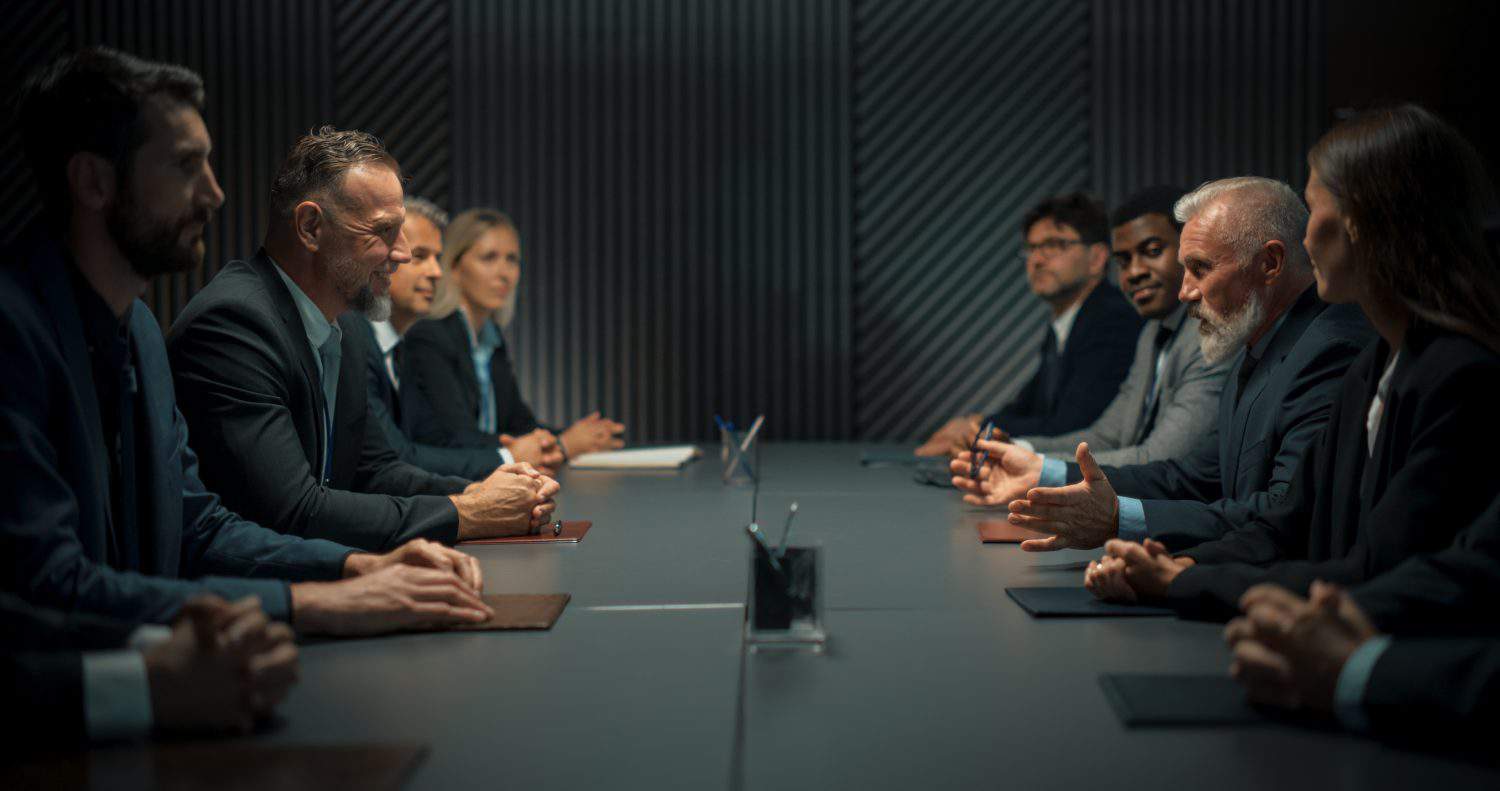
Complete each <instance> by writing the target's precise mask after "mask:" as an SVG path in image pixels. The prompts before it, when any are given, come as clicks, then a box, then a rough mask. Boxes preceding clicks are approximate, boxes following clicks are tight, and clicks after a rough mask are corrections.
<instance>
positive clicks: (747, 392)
mask: <svg viewBox="0 0 1500 791" xmlns="http://www.w3.org/2000/svg"><path fill="white" fill-rule="evenodd" d="M1324 2H1325V0H1313V1H1312V2H1299V0H1226V1H1225V2H1222V3H1201V2H1194V1H1193V0H1067V1H1066V2H1040V1H1038V0H1004V1H1003V2H997V3H990V2H978V1H977V0H953V2H947V3H937V4H931V3H898V2H891V0H808V1H805V2H804V1H803V0H702V1H701V2H697V1H694V2H670V1H669V0H630V1H629V2H613V1H612V0H499V1H498V2H485V1H484V0H419V1H418V2H409V3H407V2H394V1H392V0H376V1H373V2H355V1H354V0H298V1H297V2H293V1H292V0H260V1H259V2H254V3H245V2H235V1H234V0H139V1H135V2H127V1H126V0H71V2H57V1H56V0H53V1H52V2H47V1H46V0H19V2H18V3H14V4H12V6H10V7H8V9H7V10H8V11H10V13H8V14H7V15H6V18H5V19H4V20H3V21H0V26H3V27H0V34H3V35H5V36H6V38H7V40H8V41H11V42H12V43H13V44H14V45H15V46H12V47H8V48H7V51H6V53H5V56H4V59H3V60H0V65H3V67H4V69H5V75H6V76H7V77H8V78H11V79H9V80H8V84H12V85H14V84H15V83H16V80H15V78H16V77H18V76H19V75H20V74H21V73H22V72H23V71H24V70H26V69H29V68H30V67H32V66H35V65H37V64H39V63H43V62H46V61H47V60H48V59H50V58H52V57H55V56H56V55H57V54H59V53H61V52H63V51H67V50H68V49H71V48H73V47H76V46H82V45H88V44H95V43H103V44H109V45H112V46H117V47H120V48H122V49H126V50H129V51H132V52H135V53H137V54H140V55H143V56H146V57H152V58H160V59H165V60H172V61H177V62H181V63H184V64H186V65H188V66H191V67H193V68H195V69H197V70H198V71H200V72H201V73H202V74H203V76H204V78H205V81H206V82H207V87H208V92H209V106H208V111H207V121H208V125H209V129H210V131H211V133H212V134H213V135H214V138H215V144H216V147H217V152H216V154H215V158H214V164H215V167H216V169H217V171H218V174H219V177H220V180H221V182H222V183H223V186H224V188H225V192H226V194H227V196H228V199H227V202H226V205H225V207H224V210H223V211H222V212H221V213H220V215H219V216H218V218H217V219H216V221H215V223H214V224H213V225H212V226H210V230H209V232H208V234H209V236H208V243H209V251H208V260H207V261H206V263H205V267H204V269H203V271H201V272H194V273H190V274H185V275H180V276H177V277H175V278H171V279H167V280H164V281H162V282H161V283H159V284H158V285H157V286H156V287H155V288H154V289H153V291H152V293H151V294H150V301H151V303H152V306H153V308H154V309H155V310H156V312H157V314H158V316H159V317H160V318H161V319H162V321H163V323H167V322H170V320H171V318H172V317H173V316H174V315H175V313H176V311H177V310H178V309H179V308H180V306H181V305H182V304H183V303H184V302H185V301H186V300H187V299H188V298H189V297H190V296H191V294H192V293H193V292H194V291H195V290H196V289H197V288H198V287H199V286H201V284H202V283H203V282H204V280H205V278H206V277H209V276H211V275H212V273H214V272H216V271H217V270H218V268H219V267H221V266H222V265H223V263H224V262H226V261H228V260H230V259H232V258H235V257H239V256H243V255H246V254H248V253H250V252H253V251H254V249H255V247H256V246H257V245H258V244H259V241H260V239H261V236H262V235H263V233H264V225H265V222H266V192H267V188H268V184H269V180H270V178H271V177H272V175H273V174H274V171H275V168H276V166H277V165H278V164H279V162H280V160H281V157H282V156H283V155H284V153H285V151H286V148H287V147H288V146H289V145H290V143H291V142H292V141H293V140H294V139H295V138H296V136H297V135H299V134H301V133H302V132H304V131H306V130H308V129H310V128H312V127H314V126H316V125H318V124H321V123H335V124H338V125H342V126H357V127H361V128H366V129H369V130H370V131H372V132H375V133H376V134H378V135H380V136H382V137H383V138H384V139H385V140H386V141H387V143H388V145H389V146H390V147H391V149H392V150H393V152H394V153H395V154H396V155H397V157H398V158H399V159H401V160H402V162H403V166H404V168H405V170H406V171H407V174H408V177H409V189H410V190H411V191H412V192H416V193H421V194H425V195H428V196H429V197H433V198H435V199H437V200H438V201H440V202H442V203H444V204H445V205H447V207H448V208H450V209H452V210H455V211H457V210H461V209H464V208H468V207H470V206H473V205H493V206H497V207H498V208H502V209H505V210H507V211H509V212H511V213H512V214H513V215H514V216H515V218H516V219H517V221H518V223H519V224H520V226H521V229H522V235H523V239H524V242H525V245H526V246H525V257H526V261H525V270H524V276H523V279H522V287H521V295H520V298H521V307H520V312H519V315H518V317H517V320H516V323H515V325H514V326H513V328H512V332H511V333H510V336H511V340H512V343H513V356H514V357H515V360H516V363H517V367H518V368H519V370H520V373H521V377H522V380H523V383H524V389H525V391H526V393H527V395H528V396H529V397H530V398H531V399H532V400H533V402H534V404H535V405H536V407H537V408H538V411H539V412H540V413H541V414H543V415H544V416H545V417H546V418H548V419H550V420H553V421H562V420H565V419H569V418H573V417H577V416H579V415H580V414H582V413H584V412H585V411H587V410H589V409H593V408H600V409H603V410H604V411H606V412H608V413H611V414H614V415H616V416H619V417H621V418H623V419H624V420H626V421H627V422H628V423H630V424H631V435H632V438H633V439H634V440H635V441H637V442H643V441H656V440H668V439H702V438H707V437H709V436H710V431H711V430H710V426H711V420H710V415H711V414H712V413H713V412H715V411H718V412H721V413H724V414H727V415H730V416H733V417H735V418H738V419H744V418H746V417H748V416H751V415H753V414H755V413H757V412H761V411H764V412H766V413H767V414H768V415H769V416H770V420H771V423H770V436H772V437H776V438H828V439H835V438H846V437H850V436H865V437H869V438H905V437H912V436H915V435H917V434H919V433H921V432H922V431H924V430H926V429H927V428H929V427H930V426H931V425H932V424H934V423H935V422H936V421H938V420H940V419H942V418H943V417H945V416H947V415H948V414H950V413H952V412H954V411H957V410H959V409H967V408H973V407H979V406H993V405H994V404H996V403H997V402H999V401H1000V400H1002V399H1003V397H1004V396H1005V394H1006V393H1007V392H1009V390H1010V389H1011V388H1013V387H1014V386H1015V385H1016V384H1017V383H1018V382H1019V381H1020V379H1021V377H1024V376H1025V375H1027V374H1028V373H1029V370H1030V368H1031V365H1032V361H1031V360H1030V359H1029V358H1030V353H1031V352H1030V350H1031V349H1032V348H1033V347H1034V346H1035V332H1037V331H1038V329H1039V327H1040V326H1041V324H1042V321H1043V313H1042V311H1041V309H1040V308H1039V306H1038V305H1037V304H1036V302H1035V301H1034V299H1033V298H1032V297H1030V296H1029V294H1027V293H1026V291H1025V287H1024V282H1023V281H1022V280H1021V268H1020V265H1019V264H1018V263H1017V262H1015V261H1014V259H1013V258H1012V257H1011V254H1012V251H1013V250H1014V249H1015V248H1016V246H1017V245H1018V244H1019V235H1018V234H1017V232H1016V223H1017V221H1018V219H1019V217H1020V214H1021V213H1022V212H1023V211H1024V210H1025V208H1026V206H1027V205H1029V204H1030V203H1031V202H1032V201H1034V200H1035V199H1037V198H1039V197H1041V196H1042V195H1044V194H1046V193H1049V192H1055V191H1060V190H1065V189H1074V188H1083V187H1091V188H1092V189H1094V190H1095V191H1096V192H1098V193H1100V194H1101V195H1103V196H1104V197H1106V198H1108V199H1111V200H1114V199H1118V198H1120V197H1121V196H1122V195H1124V194H1125V193H1127V192H1129V191H1131V190H1133V189H1135V188H1138V187H1140V186H1144V185H1146V184H1151V183H1156V182H1162V181H1168V182H1175V183H1179V184H1183V185H1185V186H1187V185H1191V184H1193V183H1196V182H1197V181H1200V180H1202V179H1206V178H1213V177H1219V176H1226V175H1238V174H1240V173H1252V172H1253V173H1262V174H1265V175H1272V176H1276V177H1279V178H1284V179H1287V180H1289V181H1292V182H1293V183H1296V182H1298V181H1299V180H1300V179H1301V178H1302V176H1303V173H1302V168H1303V166H1302V164H1301V163H1302V155H1303V153H1304V152H1305V150H1306V147H1307V145H1308V144H1310V142H1311V140H1312V139H1313V138H1314V137H1315V136H1316V134H1317V133H1318V132H1319V131H1321V129H1322V128H1324V127H1325V126H1326V121H1327V115H1328V114H1327V112H1326V110H1325V109H1324V106H1325V104H1326V101H1325V99H1324V96H1323V84H1324V69H1325V67H1324V59H1325V56H1324V38H1325V34H1324V22H1323V17H1324V13H1325V9H1324V7H1323V4H1324ZM19 160H20V157H19V149H18V145H17V141H16V136H15V134H14V130H13V129H12V128H11V126H10V125H9V124H7V126H6V128H5V129H4V130H3V131H0V176H3V177H5V178H3V181H0V201H3V205H0V220H3V221H4V223H5V226H4V228H3V229H0V230H3V234H4V236H5V237H6V238H9V237H10V236H11V235H13V234H14V233H15V232H16V231H17V230H18V229H19V228H20V227H21V226H22V225H23V224H24V222H25V221H26V220H27V219H28V218H29V217H30V216H31V214H32V213H33V212H34V209H35V206H34V203H35V200H34V195H32V193H31V188H30V185H29V183H28V179H27V178H26V176H25V172H24V167H23V166H21V165H20V164H19Z"/></svg>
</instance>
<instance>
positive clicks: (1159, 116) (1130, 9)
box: [1093, 0, 1329, 200]
mask: <svg viewBox="0 0 1500 791" xmlns="http://www.w3.org/2000/svg"><path fill="white" fill-rule="evenodd" d="M1324 15H1325V9H1324V2H1323V0H1221V1H1219V2H1201V0H1093V28H1094V37H1093V62H1094V82H1095V85H1096V86H1097V89H1096V91H1095V97H1096V101H1095V102H1094V104H1093V107H1094V135H1093V136H1094V151H1095V158H1096V165H1097V169H1096V171H1095V178H1094V188H1095V189H1096V190H1097V191H1098V192H1100V193H1101V194H1102V195H1104V196H1105V197H1106V198H1107V199H1108V200H1119V199H1120V198H1122V197H1124V196H1126V195H1128V194H1129V193H1130V192H1131V191H1133V190H1135V189H1139V188H1140V187H1143V186H1147V185H1151V184H1160V183H1168V184H1178V185H1182V186H1184V187H1192V186H1195V185H1197V184H1199V183H1201V182H1203V181H1206V180H1208V179H1214V178H1223V177H1227V176H1241V175H1256V176H1269V177H1271V178H1278V179H1282V180H1283V181H1287V182H1288V183H1290V184H1291V185H1292V186H1293V187H1295V188H1296V189H1297V190H1298V191H1299V192H1300V191H1301V190H1302V185H1303V183H1304V182H1305V181H1306V178H1307V165H1306V160H1305V156H1306V154H1307V150H1308V149H1309V148H1311V147H1312V144H1313V143H1314V142H1316V141H1317V138H1318V135H1320V134H1321V133H1322V131H1323V130H1324V129H1326V128H1327V124H1328V121H1329V118H1328V117H1327V116H1328V111H1327V101H1326V99H1325V97H1324V88H1325V84H1326V78H1325V74H1324V72H1325V68H1326V67H1325V62H1326V53H1325V46H1326V37H1325V35H1324V32H1323V26H1324Z"/></svg>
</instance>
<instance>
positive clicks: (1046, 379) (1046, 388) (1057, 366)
mask: <svg viewBox="0 0 1500 791" xmlns="http://www.w3.org/2000/svg"><path fill="white" fill-rule="evenodd" d="M1041 382H1042V403H1043V404H1045V405H1046V406H1047V407H1048V408H1049V409H1050V408H1051V406H1052V405H1053V404H1054V403H1056V402H1057V396H1058V393H1057V390H1058V388H1059V386H1060V385H1061V384H1062V360H1061V356H1060V355H1059V353H1058V351H1057V333H1055V332H1053V331H1052V327H1051V326H1050V325H1049V326H1048V327H1047V337H1046V338H1044V339H1042V366H1041Z"/></svg>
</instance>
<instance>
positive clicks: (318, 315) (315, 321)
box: [268, 256, 339, 349]
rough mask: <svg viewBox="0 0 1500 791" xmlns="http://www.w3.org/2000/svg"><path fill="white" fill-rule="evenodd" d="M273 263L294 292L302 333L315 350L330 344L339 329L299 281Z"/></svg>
mask: <svg viewBox="0 0 1500 791" xmlns="http://www.w3.org/2000/svg"><path fill="white" fill-rule="evenodd" d="M268 257H269V256H268ZM271 263H272V264H274V265H275V267H276V274H277V275H280V276H281V282H283V283H285V284H286V288H287V290H288V291H290V292H292V302H293V303H294V304H296V306H297V314H298V315H300V316H301V317H302V331H303V332H305V333H307V341H308V343H311V344H312V346H313V348H314V349H322V348H323V344H325V343H327V342H328V338H329V336H335V337H336V335H335V334H336V333H338V331H339V328H338V327H336V326H334V324H333V322H331V321H329V320H328V319H326V318H324V316H323V311H321V310H318V305H317V303H316V302H313V301H312V297H309V296H308V295H307V292H305V291H303V290H302V287H301V286H299V285H297V281H295V280H293V279H292V278H291V277H289V276H288V275H287V273H286V271H285V270H283V269H282V268H281V264H277V263H276V260H275V259H272V260H271Z"/></svg>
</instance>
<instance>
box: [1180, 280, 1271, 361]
mask: <svg viewBox="0 0 1500 791" xmlns="http://www.w3.org/2000/svg"><path fill="white" fill-rule="evenodd" d="M1192 314H1193V317H1194V318H1196V319H1198V322H1199V323H1198V344H1199V346H1200V348H1202V350H1203V361H1204V362H1206V363H1208V364H1209V365H1217V364H1218V363H1221V362H1223V361H1225V360H1227V359H1229V358H1230V357H1232V356H1234V353H1235V352H1237V351H1239V350H1240V349H1242V348H1244V346H1245V344H1246V343H1248V342H1249V340H1250V336H1251V335H1253V334H1255V328H1256V327H1259V326H1260V325H1261V322H1263V321H1265V318H1266V303H1265V301H1264V300H1262V299H1261V296H1260V292H1259V291H1251V292H1250V298H1249V299H1247V300H1246V301H1245V305H1244V307H1242V308H1240V312H1239V313H1236V314H1234V315H1232V316H1220V315H1218V314H1217V313H1214V312H1213V310H1212V309H1211V308H1209V307H1208V306H1207V305H1205V304H1204V303H1203V302H1202V301H1199V302H1196V303H1194V304H1193V308H1192Z"/></svg>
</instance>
